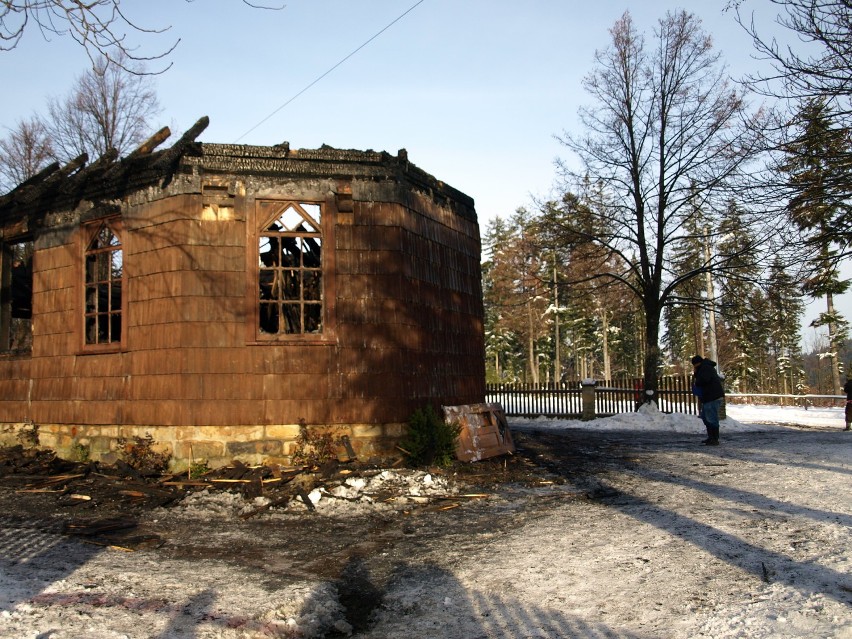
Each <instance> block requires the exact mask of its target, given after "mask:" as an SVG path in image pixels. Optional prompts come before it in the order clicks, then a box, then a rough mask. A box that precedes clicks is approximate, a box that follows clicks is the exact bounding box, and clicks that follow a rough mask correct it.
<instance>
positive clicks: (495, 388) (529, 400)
mask: <svg viewBox="0 0 852 639" xmlns="http://www.w3.org/2000/svg"><path fill="white" fill-rule="evenodd" d="M485 392H486V401H488V402H499V403H500V404H501V405H502V406H503V409H504V410H505V412H506V415H511V416H515V417H539V416H542V417H553V418H563V419H578V418H580V417H582V416H583V415H584V414H586V415H590V414H591V415H594V416H595V417H609V416H611V415H617V414H619V413H629V412H633V411H635V410H636V408H637V407H638V406H639V405H640V404H641V403H642V402H643V400H644V396H645V386H644V381H643V380H642V379H615V380H608V381H597V382H596V383H595V385H594V407H593V408H591V407H587V410H586V411H585V413H584V410H583V391H582V385H581V383H580V382H579V381H576V382H566V383H560V384H487V385H486V391H485ZM656 401H657V406H659V408H660V410H661V411H663V412H666V413H675V412H676V413H686V414H688V415H697V414H698V404H697V402H696V400H695V397H694V396H693V395H692V386H691V379H690V377H663V378H660V379H659V380H658V381H657V395H656Z"/></svg>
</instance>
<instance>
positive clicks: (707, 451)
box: [0, 405, 852, 639]
mask: <svg viewBox="0 0 852 639" xmlns="http://www.w3.org/2000/svg"><path fill="white" fill-rule="evenodd" d="M727 413H728V419H726V420H725V421H724V422H723V424H722V445H721V446H719V447H703V446H700V445H699V444H698V442H699V441H700V438H701V435H702V431H703V427H702V426H701V422H700V420H698V419H697V418H696V417H694V416H686V415H664V414H661V413H659V412H655V411H653V410H642V411H641V412H639V413H630V414H625V415H619V416H616V417H612V418H607V419H600V420H596V421H593V422H573V421H572V422H566V421H553V420H543V419H538V420H515V421H512V422H511V427H512V429H513V430H516V431H527V430H544V429H555V430H562V431H565V432H566V433H571V432H572V431H575V432H583V433H584V438H583V439H582V441H583V442H586V443H585V444H584V445H593V446H597V447H599V448H606V447H612V446H619V447H620V448H618V450H619V451H621V450H622V449H623V450H624V451H626V452H625V453H624V457H623V458H622V463H619V464H618V465H617V466H613V467H612V468H611V469H610V470H608V471H607V472H604V473H601V474H598V475H595V476H593V477H588V478H583V481H584V482H585V483H583V485H582V486H580V485H578V484H572V483H570V482H566V483H558V482H557V483H552V484H545V485H542V486H541V487H540V488H533V489H525V490H524V491H518V492H517V493H514V494H506V495H500V494H497V495H494V496H492V497H491V498H490V499H489V500H487V501H483V502H482V503H483V504H485V505H483V506H481V507H483V508H485V507H487V508H490V509H491V511H493V516H494V517H499V518H504V520H505V518H510V519H509V521H511V522H512V524H513V526H510V527H508V528H507V527H505V526H504V527H501V528H499V531H500V532H495V529H491V528H488V527H484V528H478V527H472V528H471V529H470V531H469V534H467V535H464V536H463V537H461V538H459V537H458V536H456V537H454V538H453V539H451V540H442V539H441V538H437V537H436V538H434V539H432V540H431V541H430V542H428V543H427V542H425V541H424V542H423V543H422V544H421V545H419V546H417V552H416V554H410V555H409V556H405V557H400V558H399V559H398V566H397V568H396V569H395V571H394V573H393V574H392V575H391V576H390V578H389V579H387V580H386V581H385V582H384V583H383V584H382V588H381V590H382V593H381V605H380V606H379V607H378V608H377V609H376V610H375V613H374V616H373V622H372V625H371V627H370V628H369V629H368V630H365V631H362V632H360V633H355V634H354V635H353V636H358V637H364V638H368V637H369V638H370V639H384V638H387V639H390V638H397V637H405V638H406V639H427V638H430V639H431V638H445V639H477V638H486V637H489V638H490V637H494V638H496V637H501V638H502V637H510V638H517V639H521V638H528V637H542V638H567V637H607V638H608V639H650V638H652V637H655V638H658V637H666V638H672V639H687V638H692V637H712V638H714V639H733V638H749V639H751V638H758V639H759V638H767V639H768V638H773V639H784V638H794V637H795V638H805V637H808V638H812V637H813V638H815V637H820V638H826V639H828V638H833V639H852V573H850V571H852V490H850V486H852V455H850V453H852V433H847V432H843V427H844V422H843V414H842V411H841V410H840V409H813V408H812V409H810V410H807V411H806V410H803V409H796V408H779V407H767V406H733V405H732V406H728V410H727ZM594 432H599V433H601V435H600V437H599V438H598V439H595V438H594V437H587V436H585V435H587V434H589V433H594ZM566 436H568V435H566ZM631 437H632V438H633V439H635V442H636V444H635V445H632V444H631V443H630V442H631ZM578 441H580V440H579V439H578ZM588 442H593V443H592V444H589V443H588ZM376 481H397V482H400V481H405V482H410V485H406V486H404V487H403V488H402V490H401V491H400V492H401V493H405V494H410V495H412V496H414V497H416V496H417V494H418V493H420V494H428V493H429V491H438V492H448V491H450V490H451V487H450V486H447V485H444V484H442V483H440V481H438V480H437V479H435V478H432V477H430V476H428V475H426V474H423V473H418V474H411V475H407V476H403V475H401V474H397V473H395V472H394V471H391V470H389V471H387V475H386V476H385V477H384V478H381V479H377V480H376ZM350 488H351V489H352V492H346V491H344V492H345V493H346V494H341V495H340V496H338V499H336V500H335V499H334V498H332V497H330V496H323V495H319V494H317V495H314V496H313V497H314V498H315V499H317V506H318V511H319V514H318V515H315V516H319V517H328V518H329V521H331V520H332V519H335V520H339V519H341V518H345V517H346V516H347V513H348V512H357V513H358V514H359V515H360V514H362V513H363V511H364V509H369V508H371V507H379V505H378V504H374V505H371V504H370V503H369V502H367V501H358V498H357V495H358V490H360V489H363V488H364V487H362V486H351V487H350ZM347 490H348V489H347ZM341 498H342V499H341ZM205 500H206V501H205ZM324 503H327V504H330V505H331V504H334V507H333V508H332V507H331V506H329V510H326V511H325V512H323V511H322V509H321V508H322V505H323V504H324ZM341 504H350V506H348V508H354V509H356V510H352V511H349V510H347V509H346V508H347V507H341ZM255 506H256V504H255ZM245 508H246V505H245V504H241V503H236V502H234V501H233V496H227V497H225V496H222V495H218V496H208V497H204V496H198V495H196V496H195V497H193V499H192V501H190V502H188V503H187V504H186V505H185V506H184V507H183V508H175V509H170V511H168V512H165V511H164V512H161V513H159V514H158V515H157V516H158V517H162V518H164V519H168V518H173V519H174V521H178V522H179V521H182V520H181V518H183V521H186V520H187V518H192V519H202V520H204V521H206V522H208V523H209V526H210V527H211V530H213V529H215V532H216V534H220V535H227V534H229V531H228V529H229V527H231V526H232V525H234V524H233V523H232V522H234V521H235V520H236V516H237V514H239V512H242V511H244V509H245ZM268 521H269V524H270V526H276V527H279V531H280V527H282V526H286V520H285V519H283V518H282V516H281V515H278V516H270V517H269V519H268ZM410 537H412V535H409V538H410ZM415 541H416V540H415ZM294 543H297V540H294ZM233 544H234V545H239V544H240V540H239V538H238V537H237V538H234V539H233ZM272 570H273V567H270V573H269V574H272ZM364 583H365V584H366V586H370V582H369V580H367V581H365V582H364ZM366 586H365V587H366ZM350 634H352V627H351V625H350V624H349V623H348V622H347V621H346V615H345V614H344V610H343V604H342V603H341V593H340V590H339V582H335V581H332V580H320V579H311V578H307V577H304V578H301V579H300V578H297V577H291V578H289V579H288V581H287V583H286V585H285V586H282V585H280V584H279V585H278V586H275V587H273V586H270V585H269V583H267V582H265V581H264V580H263V579H261V578H259V576H258V569H257V568H256V567H255V568H249V567H248V566H246V567H240V566H235V565H234V564H233V563H232V562H224V561H219V560H217V559H216V558H215V557H213V558H205V559H194V560H180V559H175V558H166V557H164V556H163V555H162V554H161V553H160V552H159V551H156V550H151V551H138V552H132V553H128V552H122V551H120V550H110V549H107V550H104V549H103V548H100V547H94V546H91V545H85V544H82V543H80V542H78V541H76V540H74V539H70V538H67V537H63V536H60V535H58V534H56V533H55V532H51V531H50V530H49V529H45V528H44V527H41V528H39V527H30V526H26V525H24V524H20V523H19V524H16V525H14V526H12V525H4V522H3V520H2V517H0V637H9V638H15V639H18V638H28V639H47V638H50V639H71V638H75V639H76V638H81V637H86V638H89V639H118V638H132V639H135V638H143V637H144V638H152V637H155V638H158V639H171V638H178V637H187V638H189V637H191V638H195V639H202V638H207V639H213V638H220V639H224V638H238V637H240V638H254V637H332V636H338V637H339V636H347V635H350Z"/></svg>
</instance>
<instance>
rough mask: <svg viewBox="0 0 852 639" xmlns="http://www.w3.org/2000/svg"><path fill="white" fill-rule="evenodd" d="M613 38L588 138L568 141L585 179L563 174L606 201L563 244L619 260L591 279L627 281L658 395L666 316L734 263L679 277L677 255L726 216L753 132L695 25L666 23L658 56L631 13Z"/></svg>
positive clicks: (599, 69)
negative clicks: (692, 234) (698, 222)
mask: <svg viewBox="0 0 852 639" xmlns="http://www.w3.org/2000/svg"><path fill="white" fill-rule="evenodd" d="M610 34H611V36H612V41H611V43H610V45H609V46H608V47H607V48H606V49H604V50H603V51H599V52H597V54H596V59H597V63H596V66H595V68H594V70H593V71H592V72H591V73H590V74H589V75H588V76H586V78H585V80H584V86H585V88H586V90H587V92H588V93H589V94H590V95H591V97H592V98H593V100H594V105H593V106H591V107H590V108H586V109H582V110H581V112H580V116H581V120H582V122H583V125H584V127H585V133H584V134H583V135H581V136H573V135H570V134H566V135H565V136H564V137H563V138H561V141H562V142H563V144H565V146H567V148H568V149H570V150H571V151H573V152H574V153H575V154H576V155H577V156H578V157H579V159H580V160H581V162H582V165H583V168H582V170H581V171H579V172H578V171H572V170H569V168H568V167H566V166H565V165H564V164H561V165H560V166H561V168H562V169H563V171H564V172H565V175H566V177H567V178H568V179H570V180H573V181H574V182H575V183H577V182H580V181H582V179H584V178H586V179H590V180H591V181H592V183H594V184H600V185H601V187H602V188H603V189H604V190H605V191H606V192H607V194H608V199H609V202H608V205H607V206H605V207H590V213H589V214H590V215H593V216H597V217H599V219H600V222H599V223H595V224H591V225H588V224H586V225H581V224H579V223H575V222H572V220H571V218H566V222H565V223H566V226H567V229H566V230H567V233H566V237H569V238H570V237H575V238H577V239H578V241H592V242H594V243H596V244H597V245H598V246H600V247H601V248H603V249H604V251H603V252H602V253H601V255H602V256H607V255H609V254H611V255H613V256H616V257H617V258H618V259H601V261H600V266H599V270H596V271H594V272H592V273H589V274H588V275H587V277H588V278H589V279H593V280H597V281H601V282H607V281H609V282H612V281H618V282H621V283H623V284H624V285H625V286H627V287H628V288H629V289H630V290H631V291H632V293H633V294H634V295H635V296H636V298H637V299H638V300H639V301H640V303H641V305H642V308H643V310H644V316H645V317H644V321H645V330H644V341H645V358H644V377H645V385H646V388H647V389H649V390H655V389H656V388H657V372H658V367H659V365H660V363H661V353H660V346H659V337H660V317H661V313H662V310H663V308H664V307H665V306H666V305H669V304H673V303H678V302H680V303H682V302H683V301H684V300H682V299H678V294H679V293H680V292H681V291H682V289H683V288H684V287H683V286H682V284H684V283H685V282H687V281H689V280H691V279H693V278H695V277H698V276H703V275H704V274H705V273H706V272H708V271H709V270H718V269H724V268H725V264H726V261H725V256H718V255H717V256H714V257H712V258H711V260H707V259H702V260H700V263H699V265H698V267H697V268H694V269H692V270H689V271H686V272H683V271H680V270H677V269H675V268H674V267H673V265H672V252H673V250H674V248H675V247H676V246H678V245H679V243H681V242H682V241H683V239H684V238H685V236H687V235H688V234H689V228H690V226H689V225H688V224H687V223H688V222H689V221H690V220H691V219H692V218H693V217H694V216H695V215H698V212H701V211H704V214H707V212H708V211H710V210H712V209H713V205H714V203H716V206H717V209H716V210H719V204H718V202H719V201H721V200H722V199H723V196H722V193H723V192H724V191H725V189H726V187H728V186H729V185H730V184H729V183H730V182H731V181H732V180H733V179H734V178H735V177H736V176H737V174H738V172H739V171H740V170H741V169H743V168H744V165H745V163H746V161H747V160H748V158H749V157H750V156H751V154H752V152H753V150H754V148H753V146H752V135H751V133H750V129H753V128H754V127H756V126H757V125H756V123H755V122H753V121H752V122H745V121H744V119H745V118H746V115H747V114H746V106H745V104H744V102H743V100H742V98H741V96H740V95H739V94H738V92H737V91H735V90H734V89H732V88H731V87H730V85H729V83H728V81H727V80H726V77H725V75H724V71H725V69H724V66H723V65H721V63H720V59H719V55H718V54H717V53H715V52H714V51H713V47H712V42H711V40H710V38H709V37H708V36H707V35H706V34H705V33H704V31H703V30H702V28H701V24H700V21H699V19H698V18H696V17H695V16H693V15H691V14H688V13H686V12H683V11H679V12H676V13H668V14H666V16H665V17H664V18H663V19H661V20H660V21H659V22H658V26H657V28H656V29H655V30H654V39H653V47H647V46H646V43H645V39H644V37H643V36H642V35H641V34H639V33H638V32H637V31H636V28H635V25H634V23H633V20H632V19H631V16H630V14H629V13H625V14H624V15H623V16H622V17H621V18H620V19H619V20H618V21H617V22H616V23H615V25H614V26H613V27H612V29H611V30H610ZM754 117H756V116H754ZM747 125H751V126H747ZM586 228H592V229H596V230H595V231H594V232H589V231H587V230H585V229H586ZM613 265H614V266H615V268H613Z"/></svg>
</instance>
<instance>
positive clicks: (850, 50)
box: [728, 0, 852, 126]
mask: <svg viewBox="0 0 852 639" xmlns="http://www.w3.org/2000/svg"><path fill="white" fill-rule="evenodd" d="M770 2H771V3H772V4H774V5H776V6H777V7H778V8H779V14H778V16H777V18H776V23H777V24H779V25H780V26H782V27H784V28H785V29H787V30H789V31H791V32H792V34H793V35H795V36H796V41H795V44H790V45H782V44H780V43H779V42H778V41H777V39H776V38H767V37H765V34H761V33H760V32H759V31H758V29H757V27H756V26H755V22H754V18H753V17H751V18H749V17H748V16H744V15H743V14H742V13H741V8H742V6H743V5H744V0H730V1H729V2H728V6H729V7H733V8H734V9H735V10H736V18H737V22H739V24H740V25H742V26H743V28H744V29H745V30H746V31H747V32H748V33H749V35H750V36H751V37H752V39H753V40H754V46H755V49H756V50H757V52H758V55H759V56H760V57H761V58H762V59H764V60H767V61H768V62H769V63H770V65H771V67H772V69H773V71H772V72H770V73H763V74H756V75H751V76H749V77H748V78H747V83H748V85H749V86H750V88H752V89H753V90H755V91H757V92H759V93H761V94H763V95H767V96H771V97H778V98H784V99H792V100H794V101H795V102H796V103H802V102H805V101H809V100H813V99H819V100H821V101H822V102H824V103H825V104H826V105H827V107H828V108H829V109H830V110H831V111H833V112H835V113H836V114H838V115H840V116H841V117H842V119H843V120H844V121H845V122H846V124H847V126H849V125H852V122H850V119H852V0H770Z"/></svg>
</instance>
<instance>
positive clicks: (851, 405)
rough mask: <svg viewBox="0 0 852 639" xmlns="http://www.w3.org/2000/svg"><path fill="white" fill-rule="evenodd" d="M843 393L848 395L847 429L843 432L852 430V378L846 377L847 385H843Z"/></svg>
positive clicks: (845, 414) (845, 415)
mask: <svg viewBox="0 0 852 639" xmlns="http://www.w3.org/2000/svg"><path fill="white" fill-rule="evenodd" d="M843 392H844V393H846V411H845V413H844V417H846V428H844V429H843V430H852V377H850V376H849V375H847V376H846V383H845V384H844V385H843Z"/></svg>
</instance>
